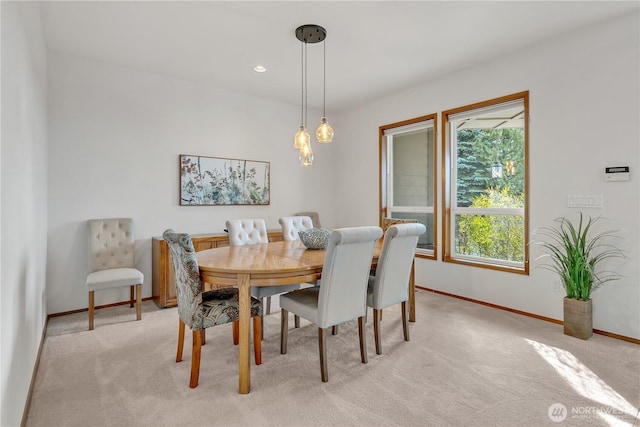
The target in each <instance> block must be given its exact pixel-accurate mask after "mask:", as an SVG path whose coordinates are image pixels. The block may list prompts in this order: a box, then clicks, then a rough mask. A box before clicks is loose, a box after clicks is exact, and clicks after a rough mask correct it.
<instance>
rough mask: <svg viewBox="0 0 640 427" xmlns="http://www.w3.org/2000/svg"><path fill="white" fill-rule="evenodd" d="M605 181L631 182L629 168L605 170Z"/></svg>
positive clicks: (619, 167) (621, 167) (617, 167)
mask: <svg viewBox="0 0 640 427" xmlns="http://www.w3.org/2000/svg"><path fill="white" fill-rule="evenodd" d="M604 180H605V181H629V166H613V167H608V168H604Z"/></svg>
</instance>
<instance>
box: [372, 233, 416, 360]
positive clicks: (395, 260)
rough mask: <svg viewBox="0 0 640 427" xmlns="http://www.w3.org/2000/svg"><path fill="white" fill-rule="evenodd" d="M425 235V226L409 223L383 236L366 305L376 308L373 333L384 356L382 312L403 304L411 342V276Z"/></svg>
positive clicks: (406, 331) (374, 309)
mask: <svg viewBox="0 0 640 427" xmlns="http://www.w3.org/2000/svg"><path fill="white" fill-rule="evenodd" d="M425 231H426V227H425V226H424V224H420V223H413V224H412V223H406V224H396V225H391V226H390V227H389V228H388V229H387V232H386V233H385V234H384V241H383V243H382V250H381V251H380V257H379V258H378V265H377V267H376V274H375V276H370V277H369V284H368V289H367V305H368V306H369V307H371V308H373V333H374V336H375V340H376V353H377V354H382V343H381V340H380V318H381V314H382V309H383V308H385V307H389V306H391V305H395V304H402V330H403V332H404V339H405V341H409V329H408V326H407V300H408V299H409V276H410V275H411V268H412V266H413V259H414V256H415V251H416V245H417V244H418V237H419V236H420V235H422V234H424V232H425Z"/></svg>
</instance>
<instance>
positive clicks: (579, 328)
mask: <svg viewBox="0 0 640 427" xmlns="http://www.w3.org/2000/svg"><path fill="white" fill-rule="evenodd" d="M592 306H593V304H592V301H591V300H590V299H589V300H587V301H580V300H577V299H572V298H567V297H565V298H564V333H565V335H571V336H572V337H576V338H580V339H583V340H587V339H589V338H590V337H591V336H592V335H593V310H592Z"/></svg>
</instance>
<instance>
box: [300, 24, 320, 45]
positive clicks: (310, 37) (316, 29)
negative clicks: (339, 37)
mask: <svg viewBox="0 0 640 427" xmlns="http://www.w3.org/2000/svg"><path fill="white" fill-rule="evenodd" d="M296 38H297V39H298V40H300V41H301V42H302V43H319V42H321V41H324V39H325V38H327V30H325V29H324V28H323V27H321V26H320V25H315V24H306V25H301V26H299V27H298V28H296Z"/></svg>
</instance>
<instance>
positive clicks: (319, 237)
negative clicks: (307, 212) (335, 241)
mask: <svg viewBox="0 0 640 427" xmlns="http://www.w3.org/2000/svg"><path fill="white" fill-rule="evenodd" d="M298 235H299V236H300V241H301V242H302V244H304V245H305V246H306V247H307V248H308V249H325V248H326V247H327V244H328V243H329V237H330V236H331V230H327V229H326V228H309V229H308V230H300V231H299V232H298Z"/></svg>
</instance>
